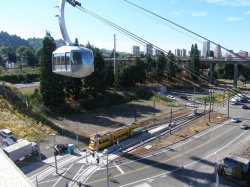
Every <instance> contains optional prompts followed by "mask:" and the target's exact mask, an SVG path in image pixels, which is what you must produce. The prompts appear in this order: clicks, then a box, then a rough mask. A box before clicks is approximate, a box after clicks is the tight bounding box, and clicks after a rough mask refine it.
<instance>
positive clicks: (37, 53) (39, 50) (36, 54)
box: [35, 47, 43, 63]
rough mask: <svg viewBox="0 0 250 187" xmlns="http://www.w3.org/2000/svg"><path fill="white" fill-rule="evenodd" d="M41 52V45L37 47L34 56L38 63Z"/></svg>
mask: <svg viewBox="0 0 250 187" xmlns="http://www.w3.org/2000/svg"><path fill="white" fill-rule="evenodd" d="M42 54H43V48H42V47H39V48H37V49H36V52H35V56H36V58H37V60H38V62H39V63H41V59H42Z"/></svg>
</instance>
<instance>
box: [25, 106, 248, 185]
mask: <svg viewBox="0 0 250 187" xmlns="http://www.w3.org/2000/svg"><path fill="white" fill-rule="evenodd" d="M230 113H231V114H232V116H231V117H239V118H241V119H242V123H249V120H250V119H249V118H248V111H247V110H243V109H240V106H231V108H230ZM242 123H241V124H242ZM249 135H250V131H249V130H242V129H240V128H239V124H233V123H231V122H230V121H229V122H227V123H223V124H219V125H217V126H215V127H213V128H211V129H208V130H206V131H204V132H202V133H201V134H198V135H195V136H193V137H191V138H188V139H186V140H185V141H182V142H179V143H177V144H175V145H172V146H169V147H167V148H164V149H161V150H158V151H155V152H151V153H149V154H144V155H141V156H134V157H129V158H124V159H123V160H121V161H117V162H113V161H110V163H109V173H110V179H111V181H110V183H109V186H145V187H150V186H157V187H158V186H215V184H216V176H215V164H216V162H218V161H219V160H221V159H222V158H223V157H224V156H227V155H228V154H230V153H237V152H240V151H241V149H243V148H244V146H247V145H249V143H250V136H249ZM152 146H153V143H152ZM113 156H114V155H113ZM110 157H111V155H110ZM105 159H106V157H105V156H104V157H101V161H100V163H99V164H96V160H95V158H93V157H91V156H88V158H87V159H86V157H85V153H81V154H76V155H66V156H60V157H58V173H59V174H60V175H56V173H55V166H54V158H53V157H52V158H51V159H50V160H47V161H46V162H45V161H43V163H40V164H42V165H43V166H42V167H41V165H37V168H38V169H36V170H34V171H33V172H30V173H28V174H27V176H28V177H29V178H30V179H31V180H32V181H33V183H34V184H35V183H38V185H39V187H43V186H65V185H66V182H67V183H68V184H69V186H76V185H77V182H79V181H80V182H81V183H82V184H85V185H86V186H94V187H98V186H100V187H103V186H107V171H106V162H105ZM110 160H111V159H110ZM87 161H88V162H87ZM30 167H34V166H30ZM220 183H221V186H237V185H236V184H233V183H232V182H230V181H228V180H225V179H220Z"/></svg>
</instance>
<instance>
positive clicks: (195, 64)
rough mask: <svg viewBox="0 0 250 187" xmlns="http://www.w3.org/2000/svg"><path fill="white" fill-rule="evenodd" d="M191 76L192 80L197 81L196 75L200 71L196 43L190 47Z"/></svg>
mask: <svg viewBox="0 0 250 187" xmlns="http://www.w3.org/2000/svg"><path fill="white" fill-rule="evenodd" d="M190 70H191V72H192V73H191V78H192V80H193V81H198V76H199V73H200V57H199V50H198V47H197V44H195V45H193V44H192V47H191V68H190Z"/></svg>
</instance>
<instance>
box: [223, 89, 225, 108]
mask: <svg viewBox="0 0 250 187" xmlns="http://www.w3.org/2000/svg"><path fill="white" fill-rule="evenodd" d="M224 105H225V89H224V90H223V107H224Z"/></svg>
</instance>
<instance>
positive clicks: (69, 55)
mask: <svg viewBox="0 0 250 187" xmlns="http://www.w3.org/2000/svg"><path fill="white" fill-rule="evenodd" d="M66 2H69V3H70V4H71V5H72V6H81V4H80V3H79V2H77V1H75V0H66ZM64 7H65V0H59V15H58V18H59V25H60V30H61V33H62V36H63V40H64V42H65V43H66V45H65V46H62V47H59V48H58V49H56V50H55V51H54V52H53V54H52V71H53V73H56V74H60V75H65V76H69V77H75V78H83V77H87V76H89V75H91V73H93V72H94V56H93V52H92V50H90V49H87V48H85V47H80V46H75V45H74V43H73V42H72V41H71V40H70V38H69V36H68V33H67V30H66V25H65V19H64Z"/></svg>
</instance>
